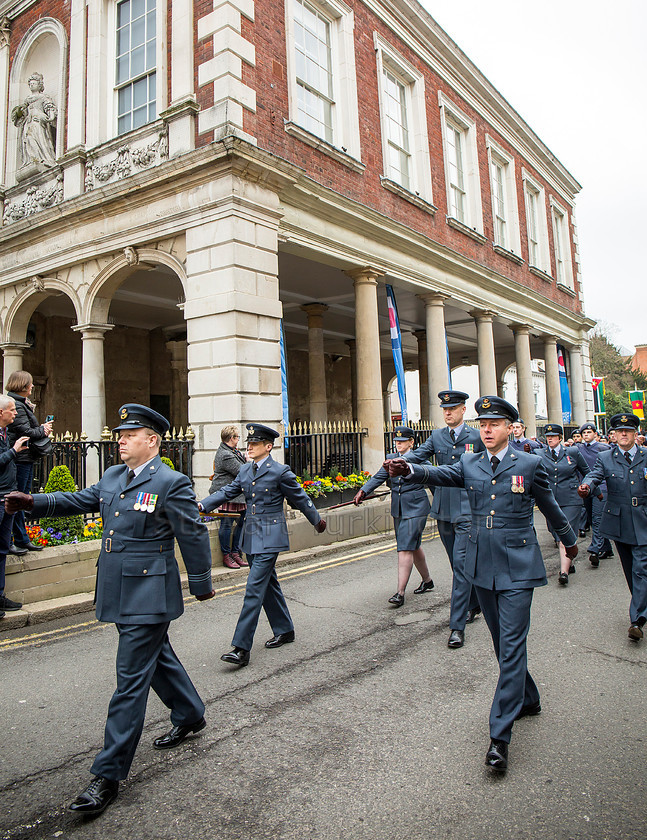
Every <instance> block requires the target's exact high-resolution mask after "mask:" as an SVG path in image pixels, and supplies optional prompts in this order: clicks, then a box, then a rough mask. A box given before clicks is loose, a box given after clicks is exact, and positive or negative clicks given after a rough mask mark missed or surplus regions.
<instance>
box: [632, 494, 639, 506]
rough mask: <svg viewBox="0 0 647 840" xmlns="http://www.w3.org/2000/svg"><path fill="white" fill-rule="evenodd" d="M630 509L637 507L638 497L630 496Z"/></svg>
mask: <svg viewBox="0 0 647 840" xmlns="http://www.w3.org/2000/svg"><path fill="white" fill-rule="evenodd" d="M631 507H638V497H637V496H632V497H631Z"/></svg>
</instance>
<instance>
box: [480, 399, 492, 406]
mask: <svg viewBox="0 0 647 840" xmlns="http://www.w3.org/2000/svg"><path fill="white" fill-rule="evenodd" d="M481 405H482V406H483V408H490V406H491V405H492V403H491V402H490V400H489V399H488V398H487V397H486V398H485V399H484V400H483V402H482V403H481Z"/></svg>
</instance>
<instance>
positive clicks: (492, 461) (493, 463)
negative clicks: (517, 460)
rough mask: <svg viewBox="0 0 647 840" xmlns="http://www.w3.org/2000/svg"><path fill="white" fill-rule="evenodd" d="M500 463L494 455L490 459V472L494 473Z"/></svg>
mask: <svg viewBox="0 0 647 840" xmlns="http://www.w3.org/2000/svg"><path fill="white" fill-rule="evenodd" d="M500 463H501V461H500V460H499V459H498V458H497V457H496V455H493V456H492V457H491V458H490V466H491V467H492V472H496V468H497V467H498V466H499V464H500Z"/></svg>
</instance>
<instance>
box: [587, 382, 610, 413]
mask: <svg viewBox="0 0 647 840" xmlns="http://www.w3.org/2000/svg"><path fill="white" fill-rule="evenodd" d="M591 384H592V385H593V412H594V414H606V411H607V410H606V407H605V405H604V376H602V377H599V378H596V377H593V379H592V381H591Z"/></svg>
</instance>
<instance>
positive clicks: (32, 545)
mask: <svg viewBox="0 0 647 840" xmlns="http://www.w3.org/2000/svg"><path fill="white" fill-rule="evenodd" d="M20 547H21V548H26V549H27V551H42V550H43V549H44V548H45V546H44V545H37V544H36V543H33V542H28V543H27V545H21V546H20Z"/></svg>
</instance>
